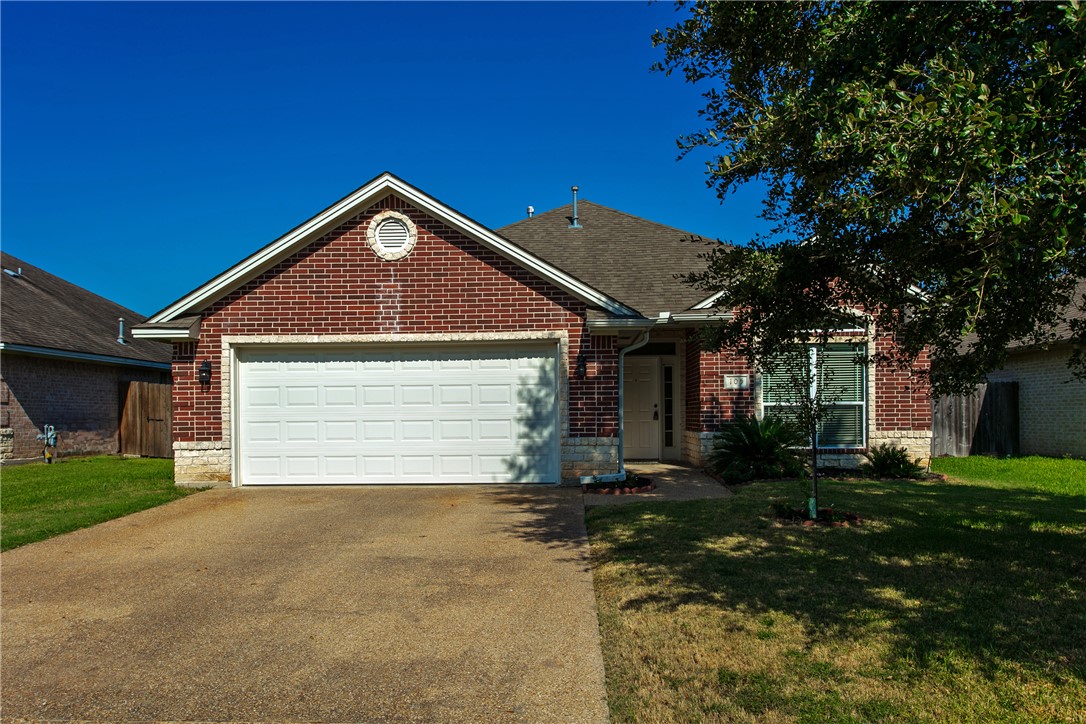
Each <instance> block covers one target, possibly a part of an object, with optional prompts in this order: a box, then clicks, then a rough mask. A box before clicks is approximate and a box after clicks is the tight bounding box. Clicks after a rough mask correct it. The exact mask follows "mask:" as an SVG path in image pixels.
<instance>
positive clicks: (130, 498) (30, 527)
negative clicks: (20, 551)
mask: <svg viewBox="0 0 1086 724" xmlns="http://www.w3.org/2000/svg"><path fill="white" fill-rule="evenodd" d="M192 492H195V491H193V490H192V489H186V488H178V487H175V486H174V484H173V460H159V459H154V458H119V457H106V456H103V457H93V458H71V459H68V460H60V461H57V462H55V463H53V464H52V465H47V464H45V463H30V464H27V465H19V466H14V467H5V468H4V469H3V470H2V471H0V549H2V550H8V549H9V548H15V547H17V546H21V545H26V544H27V543H33V542H35V541H39V540H44V539H45V538H51V537H53V536H55V535H60V534H61V533H67V532H69V531H73V530H77V529H79V528H86V527H87V526H91V525H95V524H97V523H102V522H104V521H107V520H112V519H113V518H119V517H121V516H122V515H128V514H129V513H135V512H136V511H139V510H145V509H147V508H153V507H155V506H156V505H161V504H162V503H166V502H169V501H171V500H174V499H176V498H180V497H183V496H185V495H189V494H190V493H192Z"/></svg>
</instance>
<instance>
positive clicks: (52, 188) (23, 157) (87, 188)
mask: <svg viewBox="0 0 1086 724" xmlns="http://www.w3.org/2000/svg"><path fill="white" fill-rule="evenodd" d="M680 17H681V16H680V15H678V14H677V13H676V12H675V10H674V8H673V6H672V5H671V4H670V3H668V4H664V3H657V4H648V3H644V2H608V3H573V2H565V3H496V2H494V3H262V2H253V3H127V2H125V3H103V4H99V3H22V2H4V3H3V4H2V5H0V21H2V25H0V28H2V38H0V48H2V51H0V52H2V66H0V68H2V70H0V73H2V75H0V92H2V104H3V105H2V116H0V123H2V127H0V131H2V143H3V149H2V150H3V154H2V169H0V172H2V198H0V200H2V204H3V206H2V209H0V212H2V240H0V243H2V245H3V248H4V250H5V251H7V252H9V253H11V254H14V255H15V256H17V257H19V258H21V259H23V260H24V261H27V262H29V263H32V264H35V265H37V266H40V267H42V268H44V269H46V270H48V271H50V272H52V273H54V274H57V275H58V276H61V277H64V278H65V279H68V280H69V281H72V282H74V283H76V284H79V285H81V286H84V287H86V288H88V289H90V290H92V291H94V292H96V293H98V294H101V295H103V296H106V297H108V298H110V299H113V300H114V301H117V302H119V303H121V304H123V305H125V306H127V307H130V308H132V309H134V310H136V311H138V312H141V313H143V314H150V313H152V312H154V311H157V310H158V309H160V308H162V307H164V306H166V305H167V304H169V303H170V302H172V301H174V300H175V299H176V298H178V297H180V296H182V295H183V294H185V293H186V292H188V291H189V290H191V289H193V288H195V287H197V286H199V285H200V284H202V283H203V282H205V281H207V280H208V279H210V278H211V277H212V276H214V275H215V274H218V273H219V272H221V271H223V270H224V269H226V268H228V267H229V266H231V265H233V264H234V263H235V262H237V261H239V260H240V259H242V258H244V257H245V256H248V255H249V254H251V253H252V252H254V251H256V250H257V249H259V248H260V247H262V246H264V245H265V244H267V243H269V242H271V241H272V240H273V239H275V238H276V237H278V236H280V235H281V234H283V233H284V232H286V231H288V230H289V229H290V228H292V227H294V226H295V225H297V224H298V223H300V222H302V221H304V220H305V219H307V218H309V217H310V216H312V215H313V214H315V213H316V212H318V211H320V210H321V209H323V208H324V207H326V206H327V205H329V204H330V203H332V202H333V201H335V200H337V199H339V198H341V197H342V196H344V195H346V194H347V193H349V192H350V191H352V190H353V189H355V188H357V187H358V186H360V185H362V184H363V183H365V182H366V181H368V180H369V179H371V178H373V177H374V176H376V175H378V174H379V173H381V172H383V171H391V172H393V173H395V174H397V175H398V176H400V177H401V178H403V179H404V180H406V181H408V182H409V183H411V184H414V185H415V186H418V187H419V188H421V189H422V190H423V191H425V192H427V193H429V194H431V195H432V196H434V197H436V198H437V199H439V200H441V201H443V202H444V203H446V204H448V205H450V206H452V207H453V208H455V209H457V210H458V211H461V212H463V213H465V214H467V215H468V216H471V217H472V218H474V219H476V220H478V221H480V222H482V223H484V224H486V225H487V226H490V227H491V228H498V227H501V226H504V225H505V224H509V223H512V222H513V221H516V220H518V219H521V218H523V217H524V213H525V208H526V207H527V206H528V205H529V204H531V205H533V206H534V207H535V208H536V210H537V212H541V211H546V210H548V209H551V208H554V207H556V206H559V205H562V204H565V203H568V201H569V197H570V192H569V187H570V186H571V185H572V184H577V185H579V186H580V188H581V197H582V198H586V199H589V200H592V201H595V202H597V203H601V204H604V205H607V206H612V207H614V208H618V209H621V210H623V211H628V212H630V213H634V214H637V215H639V216H644V217H646V218H649V219H652V220H655V221H659V222H662V223H665V224H670V225H672V226H677V227H679V228H681V229H685V230H688V231H694V232H698V233H702V234H706V235H710V236H715V237H719V238H723V239H726V240H731V241H736V242H741V241H745V240H746V239H748V238H750V236H751V235H752V234H753V233H754V232H755V231H758V230H765V229H766V224H765V222H763V221H761V220H760V219H758V218H757V216H758V214H759V212H760V210H761V207H760V198H761V193H760V190H759V189H757V188H750V189H745V190H741V191H740V192H739V193H738V194H735V195H732V196H730V197H729V198H728V199H727V201H726V202H725V203H724V204H721V203H720V202H719V200H718V199H717V198H716V196H715V194H714V193H713V192H712V191H710V190H709V189H707V188H706V186H705V178H706V177H705V172H704V171H705V167H704V161H705V160H706V158H708V156H707V155H706V154H705V153H701V154H700V155H697V156H691V157H688V158H686V159H685V160H683V161H677V160H676V156H677V148H676V145H675V139H676V137H677V136H679V135H680V134H682V133H684V132H690V131H693V130H697V129H698V128H699V122H698V116H697V109H698V108H699V107H700V105H701V98H700V95H699V89H698V88H696V87H694V86H690V85H688V84H686V83H685V82H684V81H683V80H682V79H681V78H679V77H674V76H673V77H670V78H668V77H665V76H664V75H663V74H661V73H651V72H650V71H649V67H650V65H651V64H652V63H653V62H654V61H657V60H659V59H660V58H661V57H662V50H661V49H654V48H653V47H652V43H651V40H650V36H651V34H652V32H653V31H654V30H655V29H657V28H662V27H666V26H668V25H671V24H673V23H674V22H676V21H677V20H678V19H679V18H680Z"/></svg>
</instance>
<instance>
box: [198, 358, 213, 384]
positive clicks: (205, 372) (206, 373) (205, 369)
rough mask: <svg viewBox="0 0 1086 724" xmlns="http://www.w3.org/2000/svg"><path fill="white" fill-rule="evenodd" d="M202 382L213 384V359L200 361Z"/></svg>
mask: <svg viewBox="0 0 1086 724" xmlns="http://www.w3.org/2000/svg"><path fill="white" fill-rule="evenodd" d="M200 384H201V385H210V384H211V360H209V359H205V360H204V361H203V362H201V363H200Z"/></svg>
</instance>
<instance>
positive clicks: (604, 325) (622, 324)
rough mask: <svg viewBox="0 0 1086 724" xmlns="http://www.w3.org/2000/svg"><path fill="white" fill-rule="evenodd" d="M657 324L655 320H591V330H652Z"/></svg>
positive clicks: (589, 323)
mask: <svg viewBox="0 0 1086 724" xmlns="http://www.w3.org/2000/svg"><path fill="white" fill-rule="evenodd" d="M656 324H657V320H655V319H645V318H644V317H637V318H635V319H590V320H588V328H589V329H652V328H653V327H655V326H656Z"/></svg>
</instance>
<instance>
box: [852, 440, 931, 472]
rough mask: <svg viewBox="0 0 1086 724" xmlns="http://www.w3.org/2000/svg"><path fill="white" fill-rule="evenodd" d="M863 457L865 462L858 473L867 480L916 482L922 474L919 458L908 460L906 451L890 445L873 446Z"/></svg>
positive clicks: (922, 469)
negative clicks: (888, 479) (889, 479)
mask: <svg viewBox="0 0 1086 724" xmlns="http://www.w3.org/2000/svg"><path fill="white" fill-rule="evenodd" d="M864 457H866V458H867V462H866V463H864V464H863V465H861V466H860V472H862V473H863V474H864V475H865V476H866V477H869V478H893V479H895V480H916V479H917V478H920V477H921V476H923V474H924V468H923V467H922V466H921V465H920V458H917V459H916V460H915V461H914V460H910V459H909V451H908V450H906V449H905V448H903V447H897V446H895V445H891V444H890V443H883V444H881V445H875V446H874V447H872V448H871V450H870V451H869V452H868V453H867V454H865V455H864Z"/></svg>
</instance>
